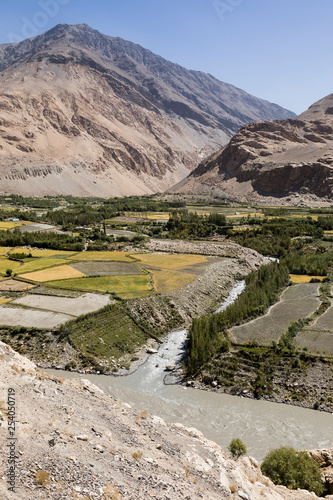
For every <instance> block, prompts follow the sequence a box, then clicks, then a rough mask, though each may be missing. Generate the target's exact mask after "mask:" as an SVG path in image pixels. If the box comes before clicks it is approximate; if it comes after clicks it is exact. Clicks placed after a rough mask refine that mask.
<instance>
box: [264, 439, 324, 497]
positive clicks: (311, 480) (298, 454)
mask: <svg viewBox="0 0 333 500" xmlns="http://www.w3.org/2000/svg"><path fill="white" fill-rule="evenodd" d="M261 470H262V473H263V474H264V475H265V476H268V477H269V478H270V479H271V480H272V481H273V483H275V484H281V485H283V486H287V488H290V489H294V490H295V489H297V488H301V489H303V490H308V491H313V492H314V493H316V495H321V493H322V492H323V489H324V488H323V483H322V478H321V473H320V469H319V466H318V464H317V463H316V462H315V461H314V460H313V459H312V458H311V457H310V456H309V455H308V454H307V453H306V452H305V451H297V450H295V449H294V448H292V447H281V448H277V449H275V450H272V451H270V452H269V453H268V454H267V455H266V457H265V458H264V461H263V463H262V464H261Z"/></svg>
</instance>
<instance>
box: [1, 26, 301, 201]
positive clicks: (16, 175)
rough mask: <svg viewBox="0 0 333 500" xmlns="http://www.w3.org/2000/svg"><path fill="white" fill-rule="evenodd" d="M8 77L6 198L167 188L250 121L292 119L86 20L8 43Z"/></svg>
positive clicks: (4, 78)
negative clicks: (7, 196) (94, 27)
mask: <svg viewBox="0 0 333 500" xmlns="http://www.w3.org/2000/svg"><path fill="white" fill-rule="evenodd" d="M0 72H1V74H0V109H1V110H2V113H1V116H0V127H1V128H0V186H1V189H2V191H3V192H4V191H5V190H8V191H10V192H13V193H16V192H17V193H19V194H29V193H34V194H36V192H38V193H39V194H40V195H44V194H53V193H59V194H60V193H65V192H66V193H67V194H74V195H75V194H76V195H85V194H86V195H89V194H99V195H102V196H109V195H112V194H114V195H126V194H144V193H151V192H156V191H159V190H164V189H166V188H167V187H169V186H170V185H172V184H175V182H177V181H179V180H180V179H182V178H183V177H185V176H186V175H187V174H188V173H189V172H190V171H191V170H192V169H193V168H194V167H195V165H196V164H197V163H198V162H199V161H200V160H202V158H204V157H205V156H207V155H208V154H209V153H211V152H212V151H214V150H216V149H217V148H218V147H220V146H222V145H224V144H225V143H226V142H227V141H228V140H229V139H230V137H231V136H232V134H233V133H235V132H236V131H237V130H238V129H239V128H240V127H241V126H242V125H243V124H244V123H248V122H250V121H255V120H260V119H269V120H270V119H276V118H286V117H291V116H293V113H291V112H290V111H287V110H285V109H283V108H281V107H279V106H277V105H273V104H270V103H268V102H267V101H263V100H261V99H258V98H256V97H254V96H251V95H249V94H247V93H246V92H244V91H242V90H240V89H238V88H236V87H233V86H232V85H229V84H226V83H223V82H220V81H219V80H217V79H216V78H214V77H212V76H210V75H207V74H206V73H202V72H198V71H189V70H187V69H185V68H183V67H181V66H179V65H177V64H174V63H172V62H169V61H167V60H165V59H163V58H162V57H160V56H158V55H156V54H153V53H152V52H151V51H149V50H147V49H145V48H143V47H141V46H140V45H136V44H134V43H132V42H129V41H126V40H123V39H121V38H112V37H110V36H106V35H103V34H101V33H99V32H98V31H97V30H94V29H92V28H91V27H90V26H88V25H86V24H77V25H68V24H58V25H57V26H55V27H54V28H52V29H50V30H48V31H47V32H45V33H44V34H42V35H39V36H37V37H35V38H30V39H27V40H24V41H22V42H20V43H15V44H9V45H5V46H0ZM19 179H22V182H21V181H20V180H19ZM65 179H67V180H66V181H65ZM27 181H28V182H27Z"/></svg>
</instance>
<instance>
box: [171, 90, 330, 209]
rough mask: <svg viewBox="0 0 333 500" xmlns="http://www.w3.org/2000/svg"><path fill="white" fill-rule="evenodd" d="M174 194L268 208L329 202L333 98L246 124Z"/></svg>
mask: <svg viewBox="0 0 333 500" xmlns="http://www.w3.org/2000/svg"><path fill="white" fill-rule="evenodd" d="M171 191H172V192H185V193H190V192H192V193H200V192H201V193H202V192H210V193H215V194H218V195H222V196H223V195H225V196H229V197H232V198H236V199H238V200H241V201H251V202H260V203H268V204H269V203H271V204H274V203H276V202H277V201H279V202H283V203H286V204H302V203H303V204H307V205H311V204H331V203H332V195H333V94H330V95H329V96H327V97H325V98H324V99H321V100H320V101H318V102H317V103H315V104H313V105H312V106H311V107H310V108H309V109H308V110H307V111H306V112H304V113H302V114H301V115H299V116H298V117H296V118H294V119H288V120H280V121H273V122H267V121H262V122H257V123H250V124H248V125H245V126H243V127H242V128H241V129H240V130H239V132H238V133H236V134H235V135H234V137H233V138H232V139H231V141H230V142H229V144H227V145H226V146H225V147H223V148H222V149H220V150H219V151H217V152H216V153H214V154H213V155H211V156H210V157H209V158H207V159H206V160H204V161H203V162H202V163H200V165H199V166H198V167H197V168H196V169H195V170H194V171H193V172H192V173H191V174H190V175H189V176H188V177H187V178H186V179H184V180H183V181H182V182H180V183H179V184H178V185H177V186H175V187H173V188H172V190H171Z"/></svg>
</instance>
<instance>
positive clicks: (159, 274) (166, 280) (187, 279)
mask: <svg viewBox="0 0 333 500" xmlns="http://www.w3.org/2000/svg"><path fill="white" fill-rule="evenodd" d="M196 277H197V275H195V274H190V273H182V272H180V271H172V270H170V269H161V270H156V271H153V280H154V288H155V290H156V292H158V293H168V292H171V291H172V290H177V289H178V288H182V287H183V286H185V285H188V283H191V281H193V280H194V279H195V278H196Z"/></svg>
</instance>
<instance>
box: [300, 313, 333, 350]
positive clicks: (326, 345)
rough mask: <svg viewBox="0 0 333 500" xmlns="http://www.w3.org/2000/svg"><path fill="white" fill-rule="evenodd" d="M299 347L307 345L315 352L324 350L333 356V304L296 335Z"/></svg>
mask: <svg viewBox="0 0 333 500" xmlns="http://www.w3.org/2000/svg"><path fill="white" fill-rule="evenodd" d="M296 345H297V346H298V347H301V348H303V347H307V348H308V350H309V351H310V352H312V353H314V354H316V353H318V352H320V353H323V352H324V351H325V352H326V354H328V355H330V356H333V306H331V307H329V308H328V309H327V311H325V312H324V314H322V315H321V316H319V317H318V318H317V320H316V321H315V322H314V323H312V325H310V326H309V327H308V328H304V329H303V330H302V331H301V332H299V334H298V335H297V337H296Z"/></svg>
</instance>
